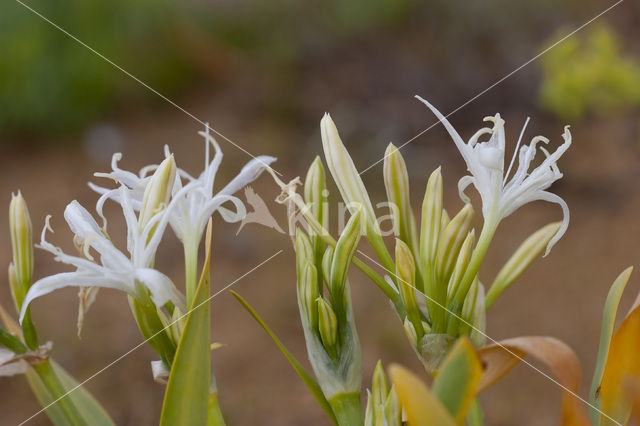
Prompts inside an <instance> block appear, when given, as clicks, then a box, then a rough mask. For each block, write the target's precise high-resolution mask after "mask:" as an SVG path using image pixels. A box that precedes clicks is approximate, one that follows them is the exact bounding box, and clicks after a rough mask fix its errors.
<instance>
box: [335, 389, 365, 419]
mask: <svg viewBox="0 0 640 426" xmlns="http://www.w3.org/2000/svg"><path fill="white" fill-rule="evenodd" d="M329 405H331V408H333V412H334V414H335V415H336V419H337V420H338V426H358V425H363V424H364V413H363V411H362V405H361V404H360V394H359V393H358V392H352V393H341V394H338V395H335V396H334V397H333V398H330V399H329Z"/></svg>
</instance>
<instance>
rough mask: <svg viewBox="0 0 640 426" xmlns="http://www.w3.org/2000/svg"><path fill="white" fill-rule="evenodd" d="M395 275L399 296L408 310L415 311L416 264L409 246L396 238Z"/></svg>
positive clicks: (416, 306) (416, 307) (416, 304)
mask: <svg viewBox="0 0 640 426" xmlns="http://www.w3.org/2000/svg"><path fill="white" fill-rule="evenodd" d="M396 275H397V277H398V287H399V288H400V297H401V298H402V301H403V302H404V304H405V306H406V307H407V312H408V311H410V310H411V311H417V309H418V303H417V301H416V291H415V277H416V265H415V262H414V260H413V255H412V254H411V250H410V249H409V246H408V245H407V244H405V243H404V242H403V241H402V240H400V239H398V238H396Z"/></svg>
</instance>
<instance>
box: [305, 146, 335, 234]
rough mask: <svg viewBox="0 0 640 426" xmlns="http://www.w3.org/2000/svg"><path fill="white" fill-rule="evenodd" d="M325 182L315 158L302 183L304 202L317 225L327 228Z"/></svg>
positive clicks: (318, 162) (323, 174) (320, 161)
mask: <svg viewBox="0 0 640 426" xmlns="http://www.w3.org/2000/svg"><path fill="white" fill-rule="evenodd" d="M326 191H327V182H326V175H325V171H324V166H323V165H322V160H321V159H320V157H316V158H315V160H313V163H311V166H309V170H308V171H307V177H306V178H305V181H304V200H305V202H306V203H307V204H308V205H309V206H310V207H311V213H312V214H313V217H315V218H316V220H317V221H318V223H320V225H322V226H323V227H324V228H327V226H328V222H329V216H328V214H327V203H326V200H325V198H326Z"/></svg>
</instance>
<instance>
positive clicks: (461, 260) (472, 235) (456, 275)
mask: <svg viewBox="0 0 640 426" xmlns="http://www.w3.org/2000/svg"><path fill="white" fill-rule="evenodd" d="M475 241H476V232H475V230H474V229H472V230H471V232H469V233H468V234H467V237H466V238H465V239H464V242H463V243H462V247H460V251H459V252H458V258H457V259H456V265H455V266H454V268H453V273H452V274H451V278H450V279H449V284H448V286H447V300H450V299H451V298H452V297H453V295H454V294H456V291H457V290H458V285H459V284H460V280H462V277H463V276H464V273H465V272H466V270H467V266H468V265H469V259H470V258H471V252H472V251H473V247H474V245H475Z"/></svg>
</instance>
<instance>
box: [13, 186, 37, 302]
mask: <svg viewBox="0 0 640 426" xmlns="http://www.w3.org/2000/svg"><path fill="white" fill-rule="evenodd" d="M9 228H10V235H11V248H12V250H13V264H12V266H13V267H12V268H11V267H10V271H9V282H10V283H11V284H10V285H11V290H12V293H13V298H14V301H15V303H16V306H17V309H18V311H20V308H21V307H22V301H23V300H24V297H25V295H26V294H27V291H29V287H30V286H31V280H32V277H33V240H32V233H33V231H32V229H33V227H32V225H31V217H30V216H29V209H28V208H27V203H26V202H25V200H24V198H23V197H22V194H21V193H20V191H18V194H17V195H12V197H11V204H10V205H9ZM11 269H13V270H11Z"/></svg>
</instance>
